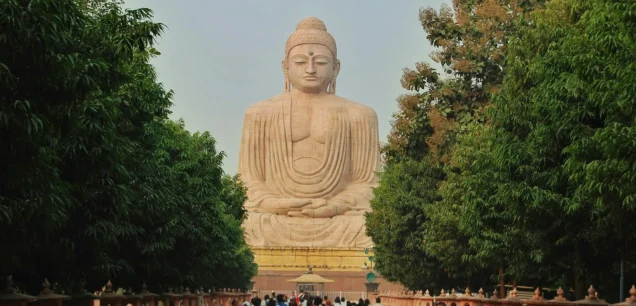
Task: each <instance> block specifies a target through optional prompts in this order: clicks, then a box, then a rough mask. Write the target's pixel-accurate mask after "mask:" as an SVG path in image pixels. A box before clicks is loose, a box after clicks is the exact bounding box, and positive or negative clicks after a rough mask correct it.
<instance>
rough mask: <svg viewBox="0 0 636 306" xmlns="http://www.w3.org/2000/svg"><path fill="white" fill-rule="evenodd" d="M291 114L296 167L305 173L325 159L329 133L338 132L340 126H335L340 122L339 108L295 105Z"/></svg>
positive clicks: (315, 167)
mask: <svg viewBox="0 0 636 306" xmlns="http://www.w3.org/2000/svg"><path fill="white" fill-rule="evenodd" d="M290 115H291V139H292V150H293V153H292V154H293V165H294V168H295V169H296V171H299V172H303V173H310V172H313V171H315V170H316V169H318V168H320V165H321V164H322V163H323V161H324V159H325V154H326V152H325V151H326V149H325V142H326V139H327V135H329V133H333V132H338V128H337V127H336V126H333V125H335V124H338V120H337V118H338V117H339V113H338V110H334V109H330V108H327V107H316V106H314V107H295V108H292V112H291V114H290ZM335 147H338V146H335Z"/></svg>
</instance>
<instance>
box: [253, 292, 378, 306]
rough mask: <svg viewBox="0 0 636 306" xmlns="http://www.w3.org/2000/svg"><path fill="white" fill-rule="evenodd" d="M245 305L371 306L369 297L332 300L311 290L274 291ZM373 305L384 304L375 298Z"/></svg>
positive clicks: (256, 297) (336, 298)
mask: <svg viewBox="0 0 636 306" xmlns="http://www.w3.org/2000/svg"><path fill="white" fill-rule="evenodd" d="M243 306H371V301H369V299H362V298H360V299H359V300H358V301H357V302H355V301H347V300H345V298H344V297H339V296H337V297H335V298H334V299H333V301H332V300H330V299H329V297H328V296H324V297H320V296H312V295H311V294H310V293H309V292H305V291H303V292H301V293H300V294H299V295H296V294H292V296H287V295H286V294H276V293H275V292H272V295H271V296H270V295H265V297H264V298H263V299H262V300H261V298H260V297H258V296H255V297H253V298H252V300H251V301H250V302H247V301H246V302H245V303H243ZM373 306H382V304H381V300H380V298H376V299H375V304H374V305H373Z"/></svg>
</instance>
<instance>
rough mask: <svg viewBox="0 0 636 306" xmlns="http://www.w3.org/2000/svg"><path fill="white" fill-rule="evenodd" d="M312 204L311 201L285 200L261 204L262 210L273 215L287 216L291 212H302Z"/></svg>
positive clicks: (268, 201)
mask: <svg viewBox="0 0 636 306" xmlns="http://www.w3.org/2000/svg"><path fill="white" fill-rule="evenodd" d="M309 204H311V199H296V198H283V199H276V198H270V199H265V200H263V201H262V202H261V204H260V208H261V209H264V210H266V211H268V212H270V213H272V214H277V215H287V214H288V213H289V212H293V211H297V212H300V211H302V209H303V208H304V207H306V206H307V205H309Z"/></svg>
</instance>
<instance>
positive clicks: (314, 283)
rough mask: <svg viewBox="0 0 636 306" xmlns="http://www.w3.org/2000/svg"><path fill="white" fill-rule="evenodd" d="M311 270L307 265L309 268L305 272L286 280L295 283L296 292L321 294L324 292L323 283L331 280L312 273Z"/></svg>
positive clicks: (331, 281)
mask: <svg viewBox="0 0 636 306" xmlns="http://www.w3.org/2000/svg"><path fill="white" fill-rule="evenodd" d="M312 270H313V268H312V267H309V270H308V271H307V272H305V274H303V275H301V276H299V277H297V278H294V279H290V280H287V281H288V282H290V283H295V284H296V292H309V293H310V294H311V295H316V294H318V295H322V294H323V292H325V283H333V280H330V279H326V278H324V277H322V276H320V275H318V274H314V273H313V271H312Z"/></svg>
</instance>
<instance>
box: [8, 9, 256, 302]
mask: <svg viewBox="0 0 636 306" xmlns="http://www.w3.org/2000/svg"><path fill="white" fill-rule="evenodd" d="M120 4H121V3H119V2H117V1H110V0H103V1H102V0H86V1H79V0H42V1H31V2H24V1H17V0H9V1H3V2H1V3H0V12H2V13H1V14H0V27H1V28H3V29H6V31H3V32H2V33H0V50H2V51H1V52H0V92H1V94H0V155H1V157H2V159H1V160H2V161H1V162H0V231H2V232H3V235H2V237H0V247H1V248H2V249H5V250H11V252H10V253H8V252H5V253H3V255H2V258H0V262H1V263H0V272H1V273H2V274H3V275H8V274H11V273H13V274H14V275H15V279H16V280H21V281H24V282H25V284H24V285H25V286H26V287H27V288H30V289H31V290H33V292H37V290H38V289H39V288H40V285H39V283H40V282H41V281H42V280H43V279H44V278H45V277H46V278H48V279H50V280H51V281H56V282H59V283H60V284H61V285H62V286H63V287H67V290H73V289H76V288H72V287H77V286H79V285H81V284H83V285H84V286H86V288H88V289H97V288H101V287H102V286H103V284H104V283H105V282H106V281H107V280H108V279H109V278H113V281H115V282H117V280H120V285H132V286H134V287H138V286H140V285H141V283H142V282H143V281H146V282H148V283H149V285H150V286H151V287H152V288H155V289H159V287H161V286H165V285H190V286H195V285H196V286H200V285H203V286H206V287H212V286H220V285H221V284H223V285H227V286H236V287H241V286H245V285H246V284H247V283H248V282H249V279H250V278H251V276H252V275H254V271H255V268H254V264H253V257H252V256H253V255H252V254H251V252H250V251H249V249H247V248H246V246H245V242H244V239H243V233H242V231H241V228H240V224H241V221H242V218H244V216H243V214H242V211H241V210H240V209H238V208H237V207H238V205H239V204H238V203H237V201H241V199H243V198H244V189H242V186H241V185H240V184H238V183H237V181H236V180H235V179H230V178H224V174H223V171H222V169H221V163H222V159H223V157H224V155H223V154H222V153H218V152H217V151H216V149H215V141H214V139H213V138H212V137H211V136H210V134H209V133H207V132H206V133H195V134H190V133H189V132H187V131H185V129H184V125H183V123H182V122H178V123H175V122H171V121H169V120H168V119H167V116H168V114H169V112H170V110H169V108H170V106H171V105H172V92H169V91H168V92H167V91H165V90H164V89H163V86H162V85H161V84H160V83H158V82H157V80H156V74H155V71H154V69H153V67H152V66H151V65H150V64H149V63H148V61H149V59H150V57H152V56H157V55H158V52H157V51H156V50H154V49H152V48H151V46H152V42H153V40H154V39H155V37H157V35H159V34H160V33H161V31H162V30H163V25H161V24H159V23H155V22H153V21H152V20H151V17H152V14H151V11H150V10H148V9H136V10H123V9H122V8H121V6H120ZM241 193H243V194H241ZM228 271H234V273H235V275H231V277H230V276H228V275H230V273H228ZM223 277H227V278H226V279H224V278H223ZM166 279H168V280H169V282H170V283H169V284H163V283H159V282H160V281H163V280H166Z"/></svg>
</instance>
